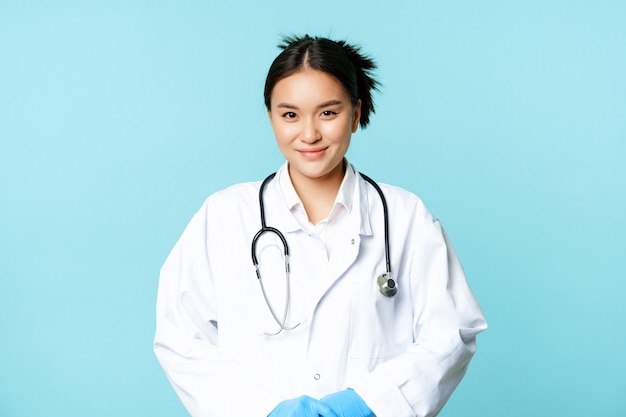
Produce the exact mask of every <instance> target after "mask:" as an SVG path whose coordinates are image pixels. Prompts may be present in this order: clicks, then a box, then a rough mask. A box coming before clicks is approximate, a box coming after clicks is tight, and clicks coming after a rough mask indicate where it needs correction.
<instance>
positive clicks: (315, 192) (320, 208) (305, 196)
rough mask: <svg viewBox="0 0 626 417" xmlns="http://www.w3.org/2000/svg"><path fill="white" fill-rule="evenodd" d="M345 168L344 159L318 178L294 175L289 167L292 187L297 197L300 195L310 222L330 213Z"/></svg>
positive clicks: (316, 221)
mask: <svg viewBox="0 0 626 417" xmlns="http://www.w3.org/2000/svg"><path fill="white" fill-rule="evenodd" d="M345 169H346V161H345V160H344V161H343V162H342V163H341V164H339V165H338V166H337V167H336V168H335V169H333V170H332V171H331V172H329V173H328V174H326V175H325V176H323V177H319V178H309V177H305V176H302V175H297V174H295V175H294V173H292V171H291V169H289V176H290V177H291V182H292V183H293V187H294V188H295V190H296V193H297V194H298V197H300V200H301V201H302V204H303V205H304V210H305V211H306V214H307V216H308V218H309V221H310V222H311V223H313V224H316V223H318V222H320V221H321V220H323V219H325V218H326V217H328V214H330V211H331V210H332V208H333V204H334V203H335V199H336V198H337V193H338V192H339V188H340V187H341V182H342V181H343V177H344V174H345Z"/></svg>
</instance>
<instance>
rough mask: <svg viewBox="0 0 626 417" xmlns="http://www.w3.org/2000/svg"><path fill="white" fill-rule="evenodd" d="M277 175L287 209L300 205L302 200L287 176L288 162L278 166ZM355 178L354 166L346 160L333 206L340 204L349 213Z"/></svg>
mask: <svg viewBox="0 0 626 417" xmlns="http://www.w3.org/2000/svg"><path fill="white" fill-rule="evenodd" d="M277 177H278V184H279V186H280V191H281V192H282V194H283V198H284V199H285V203H286V204H287V208H288V209H289V210H293V208H294V207H296V206H298V205H302V201H301V200H300V197H298V193H297V192H296V189H295V188H294V186H293V183H292V182H291V177H290V176H289V163H288V162H285V163H284V164H283V166H282V167H281V168H280V170H279V171H278V175H277ZM355 178H356V175H355V172H354V168H353V167H352V165H350V164H349V163H348V162H347V161H346V173H345V175H344V176H343V180H342V181H341V186H339V191H338V192H337V197H336V198H335V204H333V207H336V206H337V204H341V205H342V206H344V207H345V209H346V211H347V212H348V213H350V210H352V200H353V198H354V184H355Z"/></svg>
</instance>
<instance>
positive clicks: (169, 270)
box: [154, 203, 284, 417]
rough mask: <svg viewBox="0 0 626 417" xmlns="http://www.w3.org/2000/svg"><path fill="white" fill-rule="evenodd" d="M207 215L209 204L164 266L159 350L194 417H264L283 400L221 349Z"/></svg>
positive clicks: (156, 341)
mask: <svg viewBox="0 0 626 417" xmlns="http://www.w3.org/2000/svg"><path fill="white" fill-rule="evenodd" d="M207 218H208V216H207V203H205V204H204V206H203V207H202V209H201V210H200V211H199V212H198V213H197V214H196V215H195V216H194V217H193V219H192V220H191V222H190V223H189V225H188V226H187V228H186V229H185V231H184V233H183V235H182V236H181V238H180V239H179V241H178V242H177V243H176V245H175V246H174V248H173V250H172V251H171V253H170V255H169V256H168V258H167V260H166V262H165V264H164V265H163V267H162V269H161V274H160V280H159V288H158V295H157V317H156V334H155V339H154V351H155V354H156V356H157V358H158V360H159V362H160V363H161V366H162V367H163V369H164V371H165V373H166V375H167V377H168V379H169V381H170V382H171V384H172V385H173V387H174V389H175V391H176V393H177V394H178V396H179V397H180V399H181V401H182V402H183V404H184V405H185V407H186V408H187V410H188V411H189V413H190V414H191V415H192V416H193V417H227V416H228V417H231V416H246V417H264V416H267V415H268V414H269V413H270V412H271V411H272V409H273V408H274V407H275V406H276V405H277V404H278V403H279V402H280V401H281V400H284V398H278V397H277V396H276V394H275V393H273V392H272V391H271V390H270V389H268V388H266V387H264V386H263V385H262V384H261V383H260V382H259V381H255V379H254V378H253V377H252V376H251V375H250V374H249V373H248V372H247V371H246V369H242V368H241V367H240V366H239V365H238V363H236V361H234V360H233V359H231V358H228V357H227V356H226V355H225V354H224V353H223V352H222V351H220V348H219V339H218V331H217V326H218V324H217V308H218V307H217V306H218V300H217V297H216V294H215V291H214V285H212V282H213V280H214V279H216V278H215V277H212V276H211V267H210V265H209V261H208V259H209V257H208V252H207V234H208V233H207V230H209V228H208V224H207ZM209 233H210V232H209Z"/></svg>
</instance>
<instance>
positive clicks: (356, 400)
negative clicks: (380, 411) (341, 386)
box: [320, 388, 376, 417]
mask: <svg viewBox="0 0 626 417" xmlns="http://www.w3.org/2000/svg"><path fill="white" fill-rule="evenodd" d="M320 402H321V403H323V404H326V405H328V406H329V407H330V408H331V409H332V410H333V411H334V412H335V414H337V417H376V415H375V414H374V412H373V411H372V410H370V408H369V407H368V406H367V404H365V401H363V399H362V398H361V397H359V394H357V393H356V392H355V391H354V390H353V389H352V388H348V389H346V390H343V391H339V392H335V393H334V394H330V395H327V396H325V397H324V398H322V399H321V400H320Z"/></svg>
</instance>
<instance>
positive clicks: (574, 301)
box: [0, 0, 626, 417]
mask: <svg viewBox="0 0 626 417" xmlns="http://www.w3.org/2000/svg"><path fill="white" fill-rule="evenodd" d="M305 32H309V33H312V34H319V35H327V36H332V37H335V38H347V39H349V40H351V41H355V42H358V43H360V44H362V45H363V47H364V49H365V50H366V51H368V52H369V53H371V55H373V56H374V57H375V58H376V59H377V60H378V62H379V65H380V70H379V77H380V80H381V81H382V83H383V84H384V87H383V89H382V93H381V94H380V95H379V96H378V97H377V104H378V111H377V114H376V115H375V116H374V117H373V119H372V125H371V127H370V128H368V129H367V130H365V131H363V132H359V133H358V134H357V135H356V136H355V137H354V140H353V146H352V149H351V150H350V152H349V159H350V160H351V162H353V163H355V164H356V165H357V167H358V168H359V169H360V170H362V171H363V172H365V173H367V174H369V175H370V176H372V177H374V178H375V179H377V180H378V181H381V182H388V183H393V184H396V185H400V186H403V187H405V188H407V189H410V190H412V191H414V192H415V193H417V194H419V195H420V196H421V197H422V198H423V199H424V200H425V202H426V203H427V205H428V206H429V207H430V208H431V210H432V211H433V212H434V213H435V214H436V215H437V216H438V217H439V218H440V219H441V220H442V221H443V224H444V225H445V226H446V228H447V230H448V232H449V234H450V235H451V238H452V240H453V242H454V243H455V246H456V248H457V250H458V252H459V255H460V256H461V259H462V260H463V262H464V266H465V269H466V272H467V275H468V280H469V282H470V284H471V286H472V288H473V289H474V291H475V293H476V295H477V297H478V298H479V300H480V302H481V304H482V306H483V308H484V311H485V313H486V315H487V317H488V319H489V323H490V328H489V330H488V331H487V332H486V333H484V334H482V335H481V336H480V338H479V349H478V353H477V355H476V357H475V360H474V362H473V363H472V365H471V367H470V370H469V373H468V375H467V376H466V378H465V379H464V381H463V382H462V383H461V385H460V387H459V389H458V390H457V391H456V393H455V394H454V395H453V397H452V399H451V400H450V402H449V403H448V405H447V406H446V408H445V409H444V411H443V412H442V414H441V415H442V416H444V417H454V416H494V417H495V416H498V417H500V416H564V415H567V416H570V417H574V416H589V415H597V416H624V415H626V394H625V392H626V382H625V374H626V354H625V352H626V347H625V345H626V336H625V326H624V319H625V318H626V303H624V298H625V291H626V279H625V278H626V274H625V272H624V271H625V270H626V244H625V243H624V238H625V237H626V220H625V213H626V197H625V190H626V2H624V1H608V0H596V1H593V0H587V1H584V0H583V1H564V0H563V1H558V0H555V1H549V0H545V1H539V0H535V1H532V0H531V1H521V0H519V1H517V0H515V1H495V0H492V1H488V0H482V1H480V0H477V1H462V0H457V1H453V0H443V1H404V2H402V1H376V2H367V1H346V2H284V1H273V0H272V1H267V0H264V1H258V2H253V1H250V2H243V1H170V2H159V1H148V0H144V1H106V2H105V1H102V2H68V1H54V2H44V1H41V2H35V1H12V0H0V181H1V182H0V186H1V188H0V195H1V200H0V201H1V203H0V416H10V417H25V416H28V417H30V416H66V417H72V416H76V417H79V416H80V417H84V416H90V417H98V416H148V415H149V416H172V417H173V416H185V415H186V412H185V411H184V409H183V407H182V406H181V405H180V403H179V401H178V399H177V398H176V396H175V394H174V392H173V390H172V389H171V387H170V386H169V383H168V382H167V381H166V379H165V376H164V374H163V373H162V371H161V369H160V368H159V366H158V364H157V361H156V359H155V358H154V356H153V354H152V347H151V341H152V336H153V331H154V299H155V294H156V285H157V277H158V270H159V268H160V266H161V264H162V262H163V261H164V259H165V257H166V256H167V254H168V252H169V250H170V249H171V247H172V246H173V244H174V243H175V241H176V239H177V238H178V236H179V235H180V233H181V232H182V230H183V228H184V227H185V225H186V223H187V222H188V220H189V219H190V217H191V216H192V214H193V213H194V212H195V211H196V210H197V209H198V208H199V206H200V204H201V203H202V201H203V200H204V198H205V197H206V196H207V195H208V194H210V193H211V192H213V191H216V190H218V189H220V188H222V187H224V186H227V185H229V184H232V183H234V182H239V181H248V180H257V179H261V178H262V177H264V176H265V175H266V174H267V173H269V172H271V171H272V170H275V169H276V168H277V167H278V166H279V165H280V164H281V162H282V157H281V156H280V154H279V153H278V151H277V150H276V148H275V145H274V142H273V136H272V132H271V129H270V126H269V124H268V122H267V118H266V114H265V110H264V107H263V102H262V88H263V81H264V77H265V74H266V71H267V68H268V66H269V64H270V62H271V61H272V59H273V58H274V57H275V55H276V54H277V53H278V49H277V48H276V46H275V45H276V44H277V42H278V41H279V34H280V33H305ZM391 221H393V219H392V220H391ZM247 261H248V260H242V262H247ZM225 278H227V277H225ZM251 279H253V278H252V277H251Z"/></svg>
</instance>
